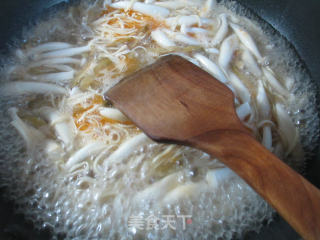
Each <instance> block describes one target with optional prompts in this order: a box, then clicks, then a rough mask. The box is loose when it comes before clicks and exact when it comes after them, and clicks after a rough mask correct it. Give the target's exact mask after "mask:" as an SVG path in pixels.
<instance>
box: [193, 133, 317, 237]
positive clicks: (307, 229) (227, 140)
mask: <svg viewBox="0 0 320 240" xmlns="http://www.w3.org/2000/svg"><path fill="white" fill-rule="evenodd" d="M189 145H191V146H194V147H196V148H199V149H201V150H203V151H205V152H207V153H209V154H211V155H213V156H215V157H217V158H218V159H220V160H221V161H222V162H224V163H225V164H226V165H227V166H228V167H230V168H231V169H233V170H234V171H235V172H236V173H237V174H238V175H239V176H240V177H242V178H243V179H244V180H245V181H246V182H247V183H248V184H249V185H251V187H253V188H254V189H255V190H256V192H258V193H259V194H260V195H261V196H262V197H263V198H264V199H265V200H266V201H267V202H269V203H270V204H271V206H273V207H274V208H275V209H276V210H277V211H278V213H279V214H280V215H281V216H282V217H283V218H284V219H286V221H287V222H288V223H289V224H290V225H291V226H292V227H293V228H294V229H295V230H296V231H297V232H298V233H299V234H300V235H301V236H302V237H303V238H304V239H310V240H311V239H312V240H316V239H320V191H319V190H318V189H317V188H316V187H314V186H313V185H312V184H311V183H309V182H308V181H307V180H306V179H305V178H303V177H302V176H301V175H300V174H298V173H296V172H295V171H293V170H292V169H291V168H290V167H288V166H287V165H286V164H285V163H283V162H282V161H281V160H279V159H278V158H277V157H276V156H275V155H274V154H272V153H271V152H269V151H268V150H267V149H266V148H264V147H263V146H262V145H261V144H260V143H258V142H257V141H256V140H255V139H254V138H253V137H251V136H250V135H249V134H246V133H244V132H241V131H235V130H230V131H225V130H223V131H213V132H208V133H206V134H203V135H201V136H198V137H194V138H192V139H190V141H189Z"/></svg>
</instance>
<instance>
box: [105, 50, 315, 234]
mask: <svg viewBox="0 0 320 240" xmlns="http://www.w3.org/2000/svg"><path fill="white" fill-rule="evenodd" d="M106 97H107V98H108V99H109V100H111V101H112V103H113V104H114V106H115V107H117V108H119V109H120V110H121V111H122V112H123V113H124V114H126V115H127V116H128V117H129V118H130V119H131V120H132V121H133V122H134V123H135V124H136V125H137V126H138V127H139V128H141V129H142V130H143V131H144V132H145V133H146V134H147V135H148V136H150V137H151V138H152V139H154V140H155V141H159V142H172V143H177V144H183V145H187V146H192V147H195V148H198V149H201V150H203V151H205V152H207V153H209V154H210V155H212V156H214V157H217V158H218V159H219V160H221V161H222V162H223V163H225V164H226V165H227V166H228V167H230V168H231V169H232V170H233V171H235V172H236V173H237V174H238V175H239V176H240V177H242V178H243V179H244V180H245V181H246V182H247V183H248V184H249V185H251V186H252V187H253V188H254V189H255V190H256V191H257V192H258V193H259V194H260V195H261V196H262V197H263V198H264V199H265V200H266V201H268V202H269V203H270V204H271V205H272V206H273V207H274V208H275V209H276V210H277V211H278V212H279V213H280V215H282V216H283V217H284V218H285V219H286V220H287V221H288V223H289V224H291V226H292V227H293V228H294V229H295V230H296V231H297V232H298V233H300V234H301V236H302V237H303V238H305V239H320V191H319V190H318V189H317V188H316V187H314V186H313V185H312V184H310V183H309V182H308V181H307V180H306V179H304V178H303V177H302V176H301V175H299V174H297V173H296V172H295V171H293V170H292V169H291V168H289V167H288V166H287V165H286V164H284V163H283V162H282V161H281V160H279V159H278V158H277V157H276V156H275V155H273V154H272V153H271V152H269V151H268V150H267V149H266V148H264V147H263V146H262V145H261V144H260V143H259V142H257V141H256V140H255V139H254V138H253V137H252V136H251V134H250V131H249V130H247V129H246V128H245V127H244V126H243V125H242V123H241V122H240V120H239V119H238V117H237V115H236V112H235V108H234V95H233V93H232V92H231V91H230V90H229V89H228V88H227V87H226V86H225V85H224V84H222V83H220V82H219V81H218V80H216V79H215V78H213V77H212V76H211V75H209V74H208V73H207V72H205V71H203V70H202V69H200V68H199V67H197V66H196V65H194V64H192V63H191V62H189V61H187V60H185V59H183V58H181V57H178V56H166V57H163V58H161V59H160V60H159V61H157V62H156V63H154V64H152V65H150V66H149V67H146V68H144V69H142V70H141V71H138V72H137V73H135V74H134V75H132V76H129V77H127V78H125V79H124V80H122V81H121V82H120V83H119V84H117V85H116V86H114V87H113V88H112V89H111V90H109V91H108V92H107V94H106Z"/></svg>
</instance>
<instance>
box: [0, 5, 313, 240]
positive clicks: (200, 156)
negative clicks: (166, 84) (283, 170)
mask: <svg viewBox="0 0 320 240" xmlns="http://www.w3.org/2000/svg"><path fill="white" fill-rule="evenodd" d="M176 3H177V5H176V6H175V8H177V10H175V11H174V10H171V11H170V17H174V16H190V15H194V14H196V15H198V14H200V15H203V17H204V18H205V19H211V20H210V21H209V22H210V23H208V24H207V25H206V24H204V26H201V25H200V24H199V23H194V24H192V25H190V26H188V28H192V27H193V28H194V31H196V33H189V34H185V35H184V36H185V37H186V36H187V37H188V38H187V40H183V41H180V40H181V39H185V38H183V37H181V35H179V36H180V40H177V39H179V37H177V35H172V36H171V35H170V34H172V32H168V31H167V30H168V29H169V28H170V27H168V26H166V25H165V24H164V23H163V21H164V20H161V19H160V20H159V19H158V18H152V17H150V16H147V15H143V14H142V15H140V14H139V13H137V12H135V11H129V13H128V12H125V11H121V10H115V9H114V8H109V7H106V6H107V5H109V2H107V1H106V2H102V1H96V2H95V3H89V2H88V1H82V2H81V3H80V4H79V5H77V6H73V7H70V8H69V9H66V10H64V11H61V12H57V13H56V14H55V16H54V17H52V18H50V19H49V20H46V21H42V22H39V23H38V24H37V25H36V26H35V27H34V29H32V31H31V32H30V31H28V32H30V33H29V34H26V35H25V43H24V44H23V45H22V46H21V47H19V48H18V49H14V50H13V51H14V52H15V53H14V54H13V55H12V57H11V61H10V63H6V64H5V66H4V67H3V71H2V82H3V84H4V86H5V87H4V88H3V89H5V90H6V91H7V92H5V91H2V92H1V93H2V99H1V103H0V104H1V106H0V107H1V109H2V112H1V116H0V119H1V121H0V125H1V128H0V129H1V130H0V133H1V147H0V149H1V152H0V156H1V177H2V184H3V185H4V186H6V187H7V189H8V196H9V197H10V198H11V199H13V200H14V201H15V202H16V203H17V204H18V206H19V209H18V210H19V211H21V212H23V213H24V214H25V216H26V217H28V218H30V219H32V221H33V222H34V224H35V226H36V227H37V228H40V229H41V228H46V227H48V228H50V229H51V230H52V233H53V236H54V237H56V236H58V235H59V234H63V235H64V236H65V237H66V238H70V239H71V238H74V239H100V238H106V239H109V238H110V239H140V238H145V239H171V238H176V239H182V238H184V239H207V238H210V239H231V238H233V237H241V236H242V235H243V233H245V232H246V231H250V230H254V231H259V229H260V228H261V226H262V223H263V222H265V221H270V220H271V219H272V214H273V210H272V209H271V207H270V206H268V204H267V203H265V202H264V201H263V200H262V199H261V198H260V197H259V196H258V195H257V194H256V193H255V192H254V191H253V190H252V189H251V188H250V187H249V186H248V185H247V184H246V183H244V182H243V181H242V180H241V179H240V178H239V177H238V176H237V175H236V174H234V173H233V172H232V171H231V170H229V169H227V168H225V166H224V165H223V164H222V163H220V162H219V161H218V160H217V159H212V158H210V157H209V156H208V155H207V154H205V153H203V152H200V151H197V150H194V149H191V148H186V147H178V146H174V145H163V144H156V143H154V142H153V141H151V140H150V139H148V138H147V137H146V136H145V135H144V134H143V133H141V132H140V130H139V129H137V128H136V127H135V126H134V125H133V124H132V123H131V122H130V120H128V119H126V118H125V116H123V115H121V113H119V112H115V111H114V109H113V108H112V106H109V105H108V103H106V102H105V101H104V100H103V99H102V97H101V96H102V94H103V93H104V92H105V91H106V90H107V89H109V88H110V87H111V86H112V85H114V84H115V83H117V82H118V81H119V80H120V79H121V78H122V77H124V76H126V75H128V74H130V73H131V72H134V71H136V70H137V69H139V68H141V67H143V66H145V65H147V64H149V63H151V62H154V61H155V60H156V59H157V58H158V57H159V56H161V55H162V54H167V53H172V52H173V53H179V54H183V55H184V56H185V57H188V58H192V59H193V61H196V59H197V57H196V56H199V55H196V54H200V55H201V56H202V57H203V56H206V57H207V59H209V61H211V62H214V63H218V62H219V52H216V51H217V50H220V51H222V48H221V44H222V42H223V40H224V39H226V38H227V37H228V36H230V35H231V34H232V29H231V27H230V26H229V27H228V28H229V29H228V33H227V35H226V36H224V38H223V39H222V40H221V42H219V43H217V44H216V45H212V42H211V40H212V39H214V37H215V36H216V35H217V34H218V32H219V27H221V26H222V25H223V21H224V20H223V19H222V18H223V17H221V16H222V15H221V14H227V15H226V16H227V18H228V19H227V20H228V22H229V23H233V24H236V25H238V26H244V29H245V30H246V31H248V33H250V34H251V35H252V36H253V39H254V41H255V42H256V43H257V47H258V49H259V51H260V53H261V55H262V56H263V58H262V59H260V60H259V61H258V60H257V64H258V67H259V68H260V69H272V70H270V72H271V74H272V75H273V76H275V77H276V78H278V80H279V82H280V84H281V86H283V87H284V88H285V89H286V90H288V91H289V92H290V94H289V95H288V96H289V97H288V96H287V97H284V96H282V95H281V93H279V92H277V89H273V88H272V84H270V83H268V80H267V79H266V77H265V76H263V75H262V76H259V77H257V76H255V75H254V74H252V72H250V67H249V68H248V66H246V65H245V63H244V61H243V59H242V58H241V56H242V55H241V54H243V52H245V51H247V49H246V48H245V46H243V44H242V45H241V43H239V45H238V48H237V51H236V52H234V53H233V57H232V60H231V63H230V64H231V67H230V69H231V70H230V71H233V72H234V73H236V75H238V77H239V78H240V79H241V81H242V82H243V84H244V86H245V88H247V89H248V91H249V93H250V102H248V104H249V105H250V109H251V111H250V113H247V116H246V117H245V118H243V122H244V123H245V124H246V125H247V126H248V127H249V128H251V129H252V132H253V133H254V134H255V136H256V137H257V139H259V140H261V141H263V139H264V136H263V134H264V133H263V130H262V129H263V126H265V124H270V126H271V127H270V129H271V134H272V142H271V148H270V149H271V150H272V151H273V152H274V153H276V154H278V156H279V157H281V158H282V159H283V160H284V161H286V162H288V163H289V164H290V165H291V166H293V167H295V168H297V169H298V170H300V171H302V170H303V166H304V159H305V158H306V157H307V156H308V154H309V153H310V152H312V150H313V147H314V146H315V144H316V142H317V139H318V137H319V136H318V135H319V133H318V129H319V125H318V124H319V119H318V116H317V114H316V108H315V92H314V90H313V89H314V88H313V85H312V84H311V82H310V80H309V77H308V76H307V74H306V73H305V72H304V71H303V69H302V68H301V66H300V64H299V62H298V61H297V60H296V56H295V55H294V53H293V52H292V51H291V50H290V49H289V46H288V45H287V44H286V42H285V41H284V40H283V39H281V38H279V37H278V36H274V35H271V34H267V33H265V32H264V31H263V30H262V28H261V27H260V26H259V25H258V24H257V23H256V22H255V21H253V20H248V19H247V18H245V17H240V16H239V15H237V14H235V13H234V10H235V9H237V10H239V8H238V7H237V6H236V5H234V4H233V3H232V4H230V3H229V2H227V3H221V4H219V5H218V6H212V8H213V10H212V11H209V12H207V11H206V10H205V9H203V7H202V6H203V5H204V6H209V7H210V3H211V4H213V3H214V2H213V1H208V2H207V3H206V4H208V5H206V4H205V2H200V1H199V2H198V1H193V2H192V4H188V3H190V2H188V1H185V2H184V4H185V5H186V7H183V8H182V7H179V4H178V3H179V1H177V2H176ZM155 4H156V3H155ZM169 5H170V4H169ZM180 5H181V4H180ZM167 7H168V6H167ZM130 18H131V19H133V20H132V21H133V22H130V21H127V22H126V21H125V20H124V19H130ZM119 19H120V20H119ZM141 19H143V21H145V22H148V26H140V25H141V22H140V20H141ZM121 21H124V22H123V26H122V27H119V25H121V24H120V23H121ZM143 21H142V22H143ZM204 21H205V20H204ZM176 24H177V22H176ZM110 26H112V27H110ZM184 27H186V26H184ZM262 27H263V29H266V28H267V27H265V26H262ZM166 28H168V29H167V30H163V29H166ZM182 28H183V26H179V24H177V26H176V28H175V29H174V30H173V32H175V33H179V34H180V33H181V32H182V33H183V29H182ZM200 28H203V29H204V30H207V31H208V32H206V33H205V34H204V35H202V33H204V32H203V31H202V30H200ZM132 29H133V30H134V31H133V32H132V33H131V32H130V31H131V30H132ZM137 29H138V30H137ZM157 29H161V31H163V32H162V33H164V34H165V36H167V37H169V38H172V39H169V40H171V41H172V42H174V43H175V44H174V46H170V47H167V48H165V47H163V46H159V44H160V45H161V44H162V43H163V42H161V41H160V40H157V38H152V37H150V33H151V32H152V31H156V30H157ZM28 30H29V29H28ZM115 31H118V32H116V33H115ZM121 31H124V32H121ZM166 31H167V32H166ZM197 31H198V32H200V33H201V34H198V32H197ZM130 34H131V35H130ZM190 39H192V40H197V41H198V42H199V44H198V45H197V44H195V42H193V43H192V44H191V46H190V44H188V43H186V41H191V40H190ZM271 40H272V41H271ZM157 41H159V42H157ZM237 41H238V42H240V41H239V40H237ZM48 42H49V43H54V42H60V46H61V44H62V43H61V42H63V44H69V45H65V47H61V49H62V50H63V51H62V52H64V53H62V56H60V57H59V56H58V55H59V54H58V53H57V52H55V51H59V47H58V45H59V44H56V43H54V44H51V45H50V46H51V50H48V49H49V48H50V47H48V45H47V46H46V47H43V45H41V44H44V43H48ZM37 46H42V47H43V48H45V49H46V50H43V51H40V50H39V48H38V49H37ZM79 47H81V50H79V52H78V53H77V54H75V53H73V54H70V56H66V54H65V52H66V51H70V49H72V48H73V49H74V48H79ZM249 52H250V51H249ZM280 53H281V54H280ZM50 54H51V55H52V54H55V56H54V57H52V56H51V57H50V56H49V55H50ZM249 54H250V53H249ZM253 58H254V57H253ZM52 59H55V60H54V63H53V61H52ZM57 59H58V60H57ZM199 59H201V57H200V58H198V60H199ZM202 59H203V58H202ZM56 60H57V61H56ZM6 61H7V59H6ZM196 64H199V65H200V66H202V67H204V68H205V67H206V66H205V64H204V65H201V61H200V60H199V61H198V62H196ZM61 65H62V66H61ZM66 66H67V67H66ZM220 67H221V66H220ZM205 69H206V68H205ZM206 70H208V71H209V72H210V69H208V68H207V69H206ZM266 71H268V70H266ZM65 72H67V74H65ZM68 72H72V76H71V77H69V76H70V75H68V74H69V73H68ZM56 73H57V74H60V75H50V74H56ZM61 73H62V75H61ZM225 75H228V74H226V73H225ZM61 76H63V77H61ZM261 79H262V82H263V87H264V89H265V92H266V95H267V101H269V102H270V105H271V110H270V116H269V117H267V118H268V119H264V118H261V116H259V114H260V115H261V113H259V108H260V107H261V106H260V105H259V102H258V101H257V100H256V99H257V98H258V95H259V91H258V90H257V88H258V86H259V85H258V82H259V81H260V80H261ZM13 81H16V82H30V81H31V82H46V83H47V82H50V84H54V86H60V87H61V89H66V93H65V94H61V93H60V94H57V93H56V92H58V90H59V91H60V90H61V89H60V88H59V89H56V92H54V93H53V92H51V93H49V94H40V95H39V94H29V93H28V92H26V91H25V92H22V93H19V94H17V92H16V90H12V89H13V88H12V86H10V85H8V82H9V83H10V82H13ZM8 86H9V87H8ZM19 86H20V89H22V87H21V86H22V85H19ZM50 86H51V85H50ZM237 86H238V85H237V84H233V85H232V84H231V87H233V88H236V89H235V92H236V95H237V102H236V105H237V107H239V106H241V104H244V103H245V102H244V101H243V99H246V97H247V96H245V95H243V97H242V98H241V96H242V95H241V94H239V88H237ZM52 89H53V88H52ZM52 89H51V90H52ZM9 90H10V91H11V92H9ZM30 91H31V92H32V91H34V90H29V92H30ZM61 91H62V90H61ZM240 92H241V91H240ZM8 93H10V94H8ZM277 104H278V105H277ZM279 104H281V108H277V106H280V105H279ZM279 109H280V110H281V109H284V110H285V114H284V113H282V112H281V111H280V110H279ZM281 114H282V115H281ZM283 114H284V117H283V118H282V120H281V119H280V120H279V118H280V117H279V116H283ZM286 114H287V115H286ZM286 116H290V121H289V122H288V119H287V118H286ZM266 120H267V121H266ZM281 121H285V122H286V121H287V122H286V123H287V125H288V126H291V125H292V126H294V127H297V129H298V130H299V136H298V135H294V139H292V141H293V142H294V143H291V142H286V138H285V136H286V135H285V134H283V132H282V130H281V129H280V126H283V122H281ZM10 122H12V123H13V125H14V126H15V127H16V128H14V127H13V126H11V125H10ZM17 129H18V130H19V129H20V130H19V133H20V134H21V133H22V136H24V138H22V137H20V136H19V134H18V132H17ZM23 133H25V135H23ZM266 138H267V137H266ZM295 140H296V141H295ZM88 146H89V147H88ZM121 146H122V147H121ZM290 146H291V147H290ZM302 148H303V149H304V151H302ZM87 153H88V154H87ZM139 223H140V224H139ZM141 223H142V224H141ZM168 223H172V225H173V226H171V225H168Z"/></svg>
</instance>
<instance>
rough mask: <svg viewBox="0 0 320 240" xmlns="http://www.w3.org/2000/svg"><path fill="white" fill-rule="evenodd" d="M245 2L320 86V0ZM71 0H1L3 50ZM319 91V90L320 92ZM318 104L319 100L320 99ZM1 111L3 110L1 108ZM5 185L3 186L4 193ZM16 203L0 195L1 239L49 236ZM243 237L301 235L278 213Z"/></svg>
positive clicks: (319, 162)
mask: <svg viewBox="0 0 320 240" xmlns="http://www.w3.org/2000/svg"><path fill="white" fill-rule="evenodd" d="M238 1H239V2H241V3H242V5H243V6H245V7H247V8H249V9H250V10H252V12H253V13H254V14H256V15H257V16H258V18H261V19H263V20H265V21H267V22H268V23H270V25H271V26H272V27H273V28H275V29H276V30H277V31H278V32H279V33H280V34H281V35H283V36H284V37H285V38H286V39H287V40H288V41H289V42H290V43H291V44H292V47H293V48H294V49H295V50H296V52H297V54H298V55H299V56H300V58H301V60H302V62H303V63H304V64H305V67H306V69H307V70H308V71H309V72H310V75H311V77H312V79H313V81H314V82H316V86H317V87H318V90H317V91H318V93H319V86H320V27H319V25H318V24H320V0H304V1H294V0H238ZM67 4H69V1H68V0H1V1H0V53H1V54H8V49H9V48H8V46H9V45H10V44H12V42H13V40H14V39H19V37H20V35H21V31H22V28H23V27H25V26H26V25H27V24H32V23H33V22H35V21H36V20H37V19H39V18H42V17H44V16H46V15H47V14H48V13H50V12H52V11H53V10H56V9H59V8H63V7H65V6H66V5H67ZM319 95H320V93H319ZM318 106H319V101H318ZM0 111H1V110H0ZM318 172H320V151H319V149H318V150H317V152H315V157H314V158H313V159H311V160H310V161H309V162H308V165H307V174H306V177H307V178H308V179H309V180H310V181H311V182H312V183H313V184H315V185H316V186H318V187H320V174H318ZM2 192H3V189H0V194H1V196H2ZM13 211H14V204H13V203H11V202H8V201H6V200H4V199H3V198H2V197H0V239H24V240H28V239H30V240H31V239H32V240H36V239H50V233H49V231H38V230H35V229H34V228H33V226H32V224H31V223H30V222H28V221H26V220H25V219H24V218H23V216H22V215H17V214H14V213H13ZM244 239H261V240H262V239H263V240H265V239H277V240H286V239H290V240H295V239H300V237H299V236H298V235H297V234H296V233H295V231H294V230H293V229H292V228H291V227H290V226H289V225H288V224H287V223H286V222H285V221H284V220H283V219H282V218H280V217H279V216H277V217H276V218H275V220H274V221H273V222H272V223H271V224H270V225H268V226H265V227H264V228H263V229H262V231H261V232H260V233H259V234H257V233H253V232H251V233H248V234H246V235H245V237H244Z"/></svg>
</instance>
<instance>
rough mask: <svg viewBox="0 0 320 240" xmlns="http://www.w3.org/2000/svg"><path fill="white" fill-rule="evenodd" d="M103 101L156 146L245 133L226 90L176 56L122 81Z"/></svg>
mask: <svg viewBox="0 0 320 240" xmlns="http://www.w3.org/2000/svg"><path fill="white" fill-rule="evenodd" d="M106 97H107V98H108V99H109V100H111V102H112V103H113V104H114V106H115V107H116V108H118V109H119V110H120V111H122V112H123V113H124V114H125V115H127V116H128V117H129V118H130V119H131V120H132V121H133V122H134V123H135V124H136V125H137V126H138V127H139V128H141V129H142V130H143V131H144V132H145V133H146V134H147V135H149V136H150V137H151V138H153V139H154V140H158V141H178V142H185V141H187V140H188V139H189V138H192V137H195V136H198V135H201V134H204V133H206V132H209V131H214V130H227V129H229V130H230V129H232V130H241V131H247V130H246V129H245V128H244V127H243V126H242V124H241V122H240V120H239V119H238V117H237V115H236V112H235V108H234V95H233V93H232V92H231V91H230V90H229V88H228V87H226V86H225V85H224V84H222V83H221V82H219V81H218V80H216V79H215V78H214V77H212V76H211V75H210V74H208V73H207V72H205V71H204V70H202V69H201V68H199V67H197V66H196V65H194V64H193V63H191V62H189V61H187V60H186V59H184V58H182V57H179V56H176V55H171V56H165V57H162V58H161V59H160V60H158V61H157V62H155V63H154V64H152V65H150V66H148V67H146V68H144V69H141V70H140V71H138V72H136V73H135V74H133V75H131V76H129V77H127V78H125V79H123V80H122V81H120V82H119V83H118V84H117V85H116V86H114V87H113V88H112V89H110V90H109V91H108V92H107V93H106Z"/></svg>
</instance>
